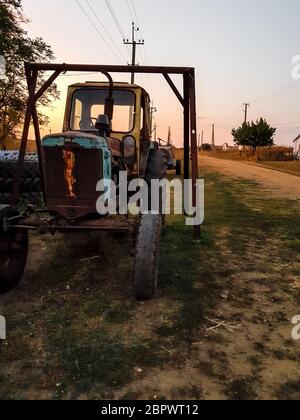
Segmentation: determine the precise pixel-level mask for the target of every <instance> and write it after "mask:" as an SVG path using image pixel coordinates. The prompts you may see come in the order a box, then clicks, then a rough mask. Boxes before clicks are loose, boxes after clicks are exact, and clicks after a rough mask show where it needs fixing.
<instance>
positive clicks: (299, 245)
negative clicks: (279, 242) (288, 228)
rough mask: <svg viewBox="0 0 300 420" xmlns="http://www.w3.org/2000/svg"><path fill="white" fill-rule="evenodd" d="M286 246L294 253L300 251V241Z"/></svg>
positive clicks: (292, 241)
mask: <svg viewBox="0 0 300 420" xmlns="http://www.w3.org/2000/svg"><path fill="white" fill-rule="evenodd" d="M286 245H287V246H288V247H289V248H291V249H293V250H294V251H300V239H294V240H291V241H287V243H286Z"/></svg>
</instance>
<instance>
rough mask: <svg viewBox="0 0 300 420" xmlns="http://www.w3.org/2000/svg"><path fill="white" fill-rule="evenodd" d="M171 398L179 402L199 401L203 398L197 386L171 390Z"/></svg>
mask: <svg viewBox="0 0 300 420" xmlns="http://www.w3.org/2000/svg"><path fill="white" fill-rule="evenodd" d="M171 392H172V396H173V398H176V399H179V400H187V399H188V400H200V399H201V398H202V396H203V389H202V388H201V387H200V386H199V385H187V386H185V387H175V388H173V389H172V391H171Z"/></svg>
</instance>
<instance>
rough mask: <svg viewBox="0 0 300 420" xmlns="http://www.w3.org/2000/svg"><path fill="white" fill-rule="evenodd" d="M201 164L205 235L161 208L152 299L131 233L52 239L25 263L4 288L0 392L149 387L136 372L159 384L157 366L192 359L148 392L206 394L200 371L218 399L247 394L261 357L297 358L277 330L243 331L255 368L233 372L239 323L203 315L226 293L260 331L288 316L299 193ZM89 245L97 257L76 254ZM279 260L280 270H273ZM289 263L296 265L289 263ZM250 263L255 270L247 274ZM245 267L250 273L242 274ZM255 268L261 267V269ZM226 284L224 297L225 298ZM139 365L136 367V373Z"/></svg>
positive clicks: (216, 310) (128, 391)
mask: <svg viewBox="0 0 300 420" xmlns="http://www.w3.org/2000/svg"><path fill="white" fill-rule="evenodd" d="M202 175H203V176H205V180H206V197H205V200H206V220H205V226H204V227H203V229H202V239H201V241H193V239H192V232H191V229H190V228H188V227H186V226H185V224H184V219H183V217H179V216H171V217H169V218H168V219H167V228H166V230H165V232H164V235H163V237H162V250H161V261H160V274H159V293H158V295H157V297H156V299H155V300H154V301H152V302H146V303H145V305H141V304H140V303H137V302H135V301H134V299H133V297H132V287H131V281H130V278H131V276H132V261H131V259H130V257H129V256H128V255H129V245H128V243H127V242H129V241H127V240H126V241H127V242H126V241H125V238H124V239H122V241H120V240H119V239H118V238H112V237H110V236H109V237H108V236H105V235H100V236H99V235H91V236H89V237H86V238H85V239H83V238H82V236H80V237H79V236H72V237H71V236H70V237H68V238H65V237H62V238H60V240H59V244H58V246H56V247H55V249H54V251H53V255H52V257H51V258H49V261H48V263H47V264H46V265H45V266H44V267H42V268H40V269H39V270H35V271H34V272H33V273H30V282H28V283H27V284H26V285H24V288H23V289H20V291H14V292H12V293H11V294H10V295H8V297H7V303H6V309H7V315H8V316H7V318H8V330H9V331H13V332H12V333H10V336H9V340H8V342H7V343H6V345H4V344H3V345H1V348H0V351H1V361H0V382H1V387H0V388H1V389H0V398H16V397H17V396H18V397H20V398H29V397H28V394H26V390H28V389H29V388H34V389H37V390H38V391H39V392H40V390H43V391H44V390H47V392H50V395H52V398H57V399H61V398H66V396H67V397H68V398H81V397H84V398H96V399H103V398H106V399H109V398H114V397H115V396H116V395H118V396H121V398H124V399H127V398H130V397H131V398H138V397H140V396H142V397H145V396H147V397H150V398H153V396H154V394H153V395H151V394H149V395H148V394H146V395H145V392H146V391H145V390H144V389H142V388H141V387H142V385H141V384H140V382H137V381H139V380H140V379H143V378H147V374H148V381H150V383H151V384H152V383H154V382H155V384H156V380H155V381H154V380H153V377H154V376H155V377H156V375H160V374H164V372H168V369H171V370H174V369H178V371H179V372H181V371H184V369H185V366H190V365H191V364H193V366H194V369H195V370H196V372H197V374H198V375H199V377H198V379H195V378H193V380H192V379H191V380H189V381H187V383H186V384H181V383H180V384H176V383H173V382H171V384H170V390H169V393H168V390H166V389H162V390H161V392H160V390H158V391H155V392H156V394H155V395H157V396H158V395H160V394H161V395H164V396H165V397H166V398H171V397H172V398H176V397H182V398H183V397H185V398H195V399H197V398H204V397H205V390H206V387H205V385H203V384H202V383H201V382H202V380H203V377H206V378H209V380H210V381H212V382H213V383H214V384H215V385H216V387H218V389H221V390H222V392H223V396H224V397H226V398H230V399H253V398H257V393H256V392H255V390H257V389H259V388H257V387H256V385H257V381H258V378H260V377H261V376H262V374H261V371H262V369H263V366H264V360H265V359H266V358H269V359H270V358H273V359H274V360H275V361H277V362H278V361H279V362H284V361H286V360H288V361H289V363H295V369H296V361H297V357H296V353H297V346H296V347H295V346H293V342H291V343H290V344H289V351H286V350H283V349H282V348H281V346H280V341H279V342H276V346H274V345H273V346H271V344H270V343H269V342H268V341H266V340H265V339H263V338H259V337H257V338H256V336H255V340H254V339H252V341H247V350H246V356H245V359H246V360H247V361H249V360H251V363H250V367H251V368H252V369H253V368H254V367H256V368H257V375H253V376H251V375H250V376H249V373H245V374H241V373H235V371H234V368H232V367H231V362H232V358H233V356H236V354H235V353H234V350H233V347H230V346H229V345H228V344H230V343H232V342H233V341H234V340H235V339H236V335H237V334H238V332H236V333H235V334H229V333H228V332H227V333H223V334H222V333H220V334H215V335H214V334H208V333H207V332H206V329H205V327H204V326H203V324H205V323H207V321H206V320H205V319H206V318H207V317H209V318H212V319H215V318H216V317H219V318H222V317H225V316H226V313H223V312H222V311H221V310H220V305H221V306H222V304H225V305H227V306H229V307H230V310H231V311H233V313H234V314H235V316H236V317H237V319H241V318H242V319H243V318H244V317H245V312H247V311H251V310H252V312H251V313H250V318H249V319H248V322H249V323H251V325H252V326H253V328H254V327H257V330H259V328H262V327H261V326H262V325H263V326H264V328H267V329H268V333H269V334H270V330H271V327H272V328H273V331H274V329H275V326H277V325H280V326H286V324H287V322H288V321H287V319H289V318H288V317H286V315H285V314H286V313H287V312H288V310H291V308H292V310H294V309H295V310H296V308H297V307H298V306H297V305H298V303H299V293H298V292H297V291H293V292H291V290H290V286H289V284H287V283H286V276H287V271H288V270H289V268H287V265H291V262H294V261H296V260H297V261H298V256H299V252H298V251H299V238H300V225H299V223H298V215H299V204H298V203H297V202H295V201H290V202H289V201H287V200H281V199H270V198H268V197H266V196H264V195H263V192H261V191H260V188H259V186H258V185H257V184H256V183H255V182H252V181H247V180H235V179H229V178H226V177H223V176H221V175H219V174H216V173H209V172H204V173H203V174H202ZM47 252H48V251H47ZM95 255H99V260H93V261H91V262H82V261H81V260H82V259H85V258H88V257H91V256H95ZM276 265H279V266H280V269H279V271H277V272H276V273H275V274H274V272H273V271H274V270H275V266H276ZM290 270H292V271H293V270H294V271H295V275H296V271H297V269H296V266H294V265H293V266H292V265H291V267H290ZM257 272H258V273H260V276H261V277H258V278H257V277H254V278H251V275H252V273H253V276H256V274H255V273H257ZM243 273H247V274H250V278H251V280H244V279H243V277H242V274H243ZM239 274H240V275H241V277H240V278H239V276H238V275H239ZM264 274H267V275H268V276H269V277H268V278H267V279H264V277H263V275H264ZM298 274H299V273H298ZM260 287H268V288H269V289H270V290H269V291H268V295H267V296H268V299H270V298H271V297H273V295H274V300H273V301H272V304H270V303H269V301H268V304H267V309H268V310H269V311H271V309H270V308H271V306H272V305H273V306H274V308H273V311H272V312H271V313H270V314H268V313H266V309H265V308H264V307H263V304H262V303H261V302H259V304H258V302H257V299H258V297H259V299H261V298H262V295H261V292H260V289H259V288H260ZM225 291H226V293H225V294H226V295H228V299H229V300H228V301H227V300H226V301H224V300H223V298H222V296H224V292H225ZM275 293H277V294H278V295H279V296H280V299H277V300H276V299H275ZM257 295H258V297H257ZM14 296H16V297H15V298H14ZM287 296H288V297H287ZM14 299H15V300H14ZM270 302H271V301H270ZM257 305H258V306H257ZM286 305H289V308H287V307H286ZM232 316H233V315H232V313H231V317H232ZM252 321H253V322H252ZM254 321H255V322H254ZM25 327H26V328H25ZM245 329H247V328H246V327H245ZM269 329H270V330H269ZM285 338H286V337H285ZM198 341H201V343H202V344H201V346H200V349H201V350H202V351H203V348H204V347H205V346H207V348H208V361H206V359H204V360H201V359H200V358H199V357H198V353H195V350H193V349H194V347H193V345H194V343H195V342H198ZM238 344H239V343H238ZM283 344H284V343H283ZM240 357H242V356H240ZM241 360H242V359H241ZM210 361H211V363H210ZM257 361H259V363H257ZM252 364H253V366H252ZM241 365H242V362H241ZM254 365H256V366H254ZM136 367H139V368H140V369H141V370H142V372H141V374H140V375H138V374H137V373H136V369H135V368H136ZM8 368H9V369H12V371H11V372H9V375H8V373H7V369H8ZM153 369H154V372H155V373H153ZM231 369H232V371H231ZM28 372H29V373H30V374H27V373H28ZM194 374H195V373H194ZM153 375H154V376H153ZM187 377H188V378H189V375H187ZM160 380H162V379H161V378H160ZM136 384H138V385H136ZM153 386H154V385H153ZM260 386H263V384H260ZM298 386H299V384H298V383H296V382H295V383H294V382H291V383H286V384H284V383H283V384H282V386H281V388H280V389H279V390H278V395H280V396H281V397H287V396H289V395H295V393H296V391H297V389H298ZM143 392H144V393H143ZM147 392H148V391H147ZM149 392H150V391H149ZM153 392H154V391H153ZM276 392H277V391H276Z"/></svg>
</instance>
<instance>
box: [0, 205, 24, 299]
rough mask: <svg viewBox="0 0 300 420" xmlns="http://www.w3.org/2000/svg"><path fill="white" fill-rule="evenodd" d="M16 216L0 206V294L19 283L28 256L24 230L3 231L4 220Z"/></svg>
mask: <svg viewBox="0 0 300 420" xmlns="http://www.w3.org/2000/svg"><path fill="white" fill-rule="evenodd" d="M15 216H18V212H17V211H16V210H15V209H13V208H12V207H10V206H1V205H0V293H6V292H8V291H9V290H11V289H13V288H14V287H15V286H17V285H18V284H19V282H20V281H21V278H22V275H23V272H24V269H25V265H26V261H27V255H28V234H27V231H26V230H24V229H9V228H8V229H7V230H6V229H5V228H4V223H5V220H6V219H10V218H13V217H15Z"/></svg>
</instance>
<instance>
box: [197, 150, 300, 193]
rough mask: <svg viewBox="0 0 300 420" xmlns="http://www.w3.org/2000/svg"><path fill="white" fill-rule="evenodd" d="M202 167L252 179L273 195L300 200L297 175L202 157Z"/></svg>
mask: <svg viewBox="0 0 300 420" xmlns="http://www.w3.org/2000/svg"><path fill="white" fill-rule="evenodd" d="M200 165H204V166H205V167H208V168H212V169H213V170H214V171H217V172H220V173H222V174H225V175H229V176H234V177H239V178H244V179H250V180H253V181H257V182H258V183H260V184H261V185H262V186H263V188H264V189H266V190H267V191H268V193H271V194H273V195H277V196H280V197H285V198H289V199H292V200H293V199H294V200H299V199H300V179H299V177H297V176H295V175H290V174H286V173H283V172H278V171H273V170H272V169H268V168H263V167H260V166H259V165H256V164H252V163H245V162H238V161H231V160H223V159H216V158H211V157H207V156H201V158H200Z"/></svg>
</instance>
